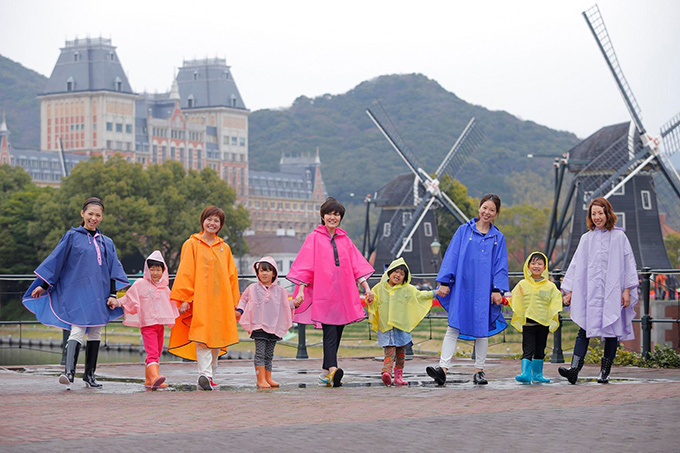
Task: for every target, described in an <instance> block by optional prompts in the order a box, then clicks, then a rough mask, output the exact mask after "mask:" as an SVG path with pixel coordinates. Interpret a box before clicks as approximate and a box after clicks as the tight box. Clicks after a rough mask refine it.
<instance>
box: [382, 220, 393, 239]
mask: <svg viewBox="0 0 680 453" xmlns="http://www.w3.org/2000/svg"><path fill="white" fill-rule="evenodd" d="M390 234H392V224H391V223H389V222H387V223H385V224H384V225H383V236H384V237H386V238H388V237H390Z"/></svg>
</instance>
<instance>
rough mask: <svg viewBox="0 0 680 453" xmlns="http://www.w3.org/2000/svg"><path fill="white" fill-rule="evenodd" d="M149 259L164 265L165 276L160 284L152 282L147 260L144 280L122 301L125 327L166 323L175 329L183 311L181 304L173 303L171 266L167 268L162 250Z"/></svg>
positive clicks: (155, 252) (135, 285) (156, 251)
mask: <svg viewBox="0 0 680 453" xmlns="http://www.w3.org/2000/svg"><path fill="white" fill-rule="evenodd" d="M147 260H154V261H160V262H161V263H163V266H164V269H163V275H162V276H161V278H160V280H159V281H158V283H154V282H153V281H152V280H151V274H150V272H149V265H148V264H147V262H146V261H144V276H143V278H140V279H138V280H136V281H135V282H134V283H133V284H132V287H130V289H129V290H128V291H127V293H125V295H124V296H123V297H121V298H120V303H121V305H122V306H123V309H124V310H125V321H123V324H125V325H126V326H133V327H146V326H153V325H159V324H161V325H162V324H165V325H166V326H168V327H172V326H174V325H175V319H176V318H177V317H178V316H179V311H178V310H177V304H175V303H173V302H171V301H170V288H169V287H168V285H169V284H170V278H169V276H168V266H166V265H165V260H163V255H162V254H161V252H160V251H158V250H155V251H154V252H153V253H152V254H151V255H149V257H148V258H147Z"/></svg>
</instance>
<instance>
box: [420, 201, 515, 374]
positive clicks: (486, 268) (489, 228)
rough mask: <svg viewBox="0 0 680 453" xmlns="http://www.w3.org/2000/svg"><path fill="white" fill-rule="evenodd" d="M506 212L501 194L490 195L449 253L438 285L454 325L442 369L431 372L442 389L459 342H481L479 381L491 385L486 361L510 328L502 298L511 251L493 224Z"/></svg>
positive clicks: (506, 287)
mask: <svg viewBox="0 0 680 453" xmlns="http://www.w3.org/2000/svg"><path fill="white" fill-rule="evenodd" d="M500 210H501V199H500V198H499V197H498V195H493V194H489V195H484V197H482V199H481V201H480V203H479V217H477V218H475V219H472V220H470V221H469V222H467V223H466V224H464V225H461V226H460V228H458V230H457V231H456V234H455V235H454V236H453V239H452V240H451V243H450V244H449V247H448V249H447V250H446V253H445V254H444V259H443V260H442V266H441V268H440V270H439V274H438V275H437V282H439V283H440V284H441V286H442V292H444V294H445V296H444V297H441V296H440V297H439V300H440V301H441V304H442V307H444V309H446V311H447V312H448V314H449V326H448V328H447V330H446V334H445V336H444V341H443V342H442V350H441V356H440V360H439V366H438V367H427V369H426V371H427V374H428V375H429V376H430V377H432V378H433V379H434V380H435V382H436V383H437V384H439V385H444V383H446V372H447V371H448V369H449V368H450V366H451V359H452V357H453V354H454V353H455V350H456V341H457V339H458V338H462V339H464V340H475V356H476V360H475V374H474V376H473V382H474V383H475V384H477V385H484V384H487V380H486V376H485V375H484V363H485V361H486V353H487V350H488V347H489V337H490V336H492V335H495V334H497V333H499V332H502V331H503V330H505V328H506V327H507V323H506V322H505V319H504V318H503V314H502V313H501V306H500V305H501V301H502V297H501V294H503V293H504V292H506V291H508V290H509V287H510V284H509V282H508V253H507V250H506V247H505V237H504V236H503V233H501V232H500V231H499V230H498V228H496V226H495V225H494V224H493V221H494V220H495V218H496V216H497V215H498V213H499V212H500Z"/></svg>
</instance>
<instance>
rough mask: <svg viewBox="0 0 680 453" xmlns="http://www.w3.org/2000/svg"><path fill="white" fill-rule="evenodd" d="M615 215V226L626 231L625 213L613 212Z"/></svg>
mask: <svg viewBox="0 0 680 453" xmlns="http://www.w3.org/2000/svg"><path fill="white" fill-rule="evenodd" d="M614 214H616V226H617V227H621V228H623V229H624V230H625V229H626V213H625V212H615V213H614Z"/></svg>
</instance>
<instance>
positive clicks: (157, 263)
mask: <svg viewBox="0 0 680 453" xmlns="http://www.w3.org/2000/svg"><path fill="white" fill-rule="evenodd" d="M146 265H147V266H149V269H151V268H152V267H154V266H160V268H161V269H163V270H165V264H163V262H162V261H156V260H151V259H149V260H146Z"/></svg>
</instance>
